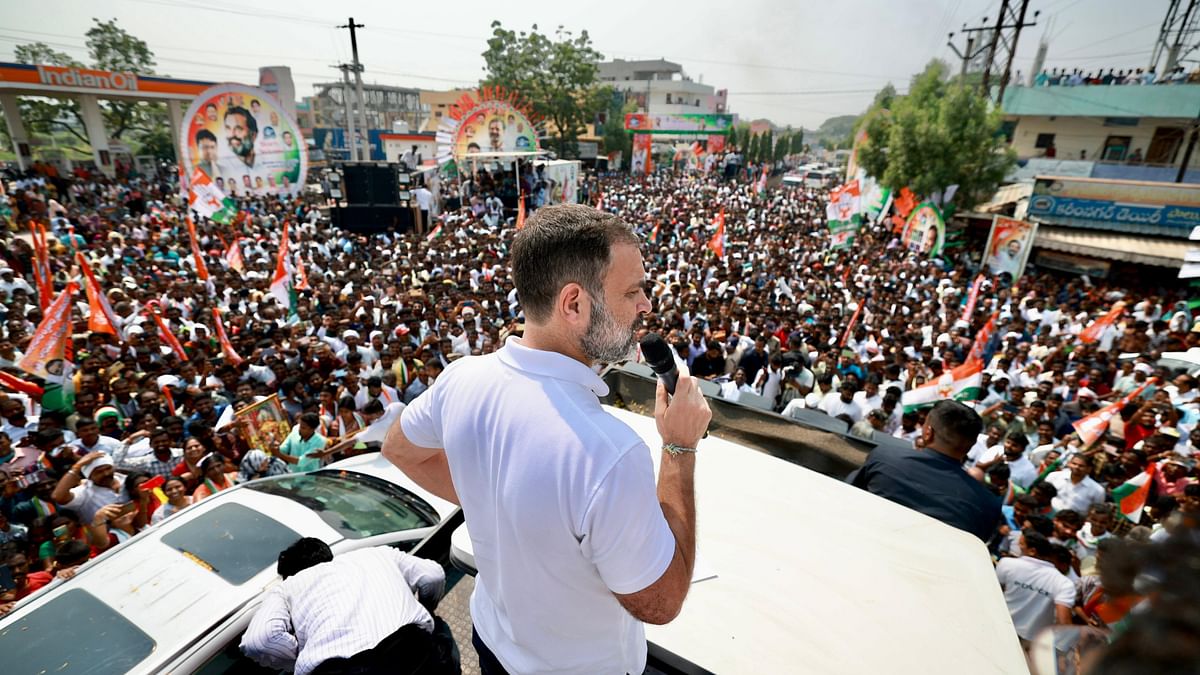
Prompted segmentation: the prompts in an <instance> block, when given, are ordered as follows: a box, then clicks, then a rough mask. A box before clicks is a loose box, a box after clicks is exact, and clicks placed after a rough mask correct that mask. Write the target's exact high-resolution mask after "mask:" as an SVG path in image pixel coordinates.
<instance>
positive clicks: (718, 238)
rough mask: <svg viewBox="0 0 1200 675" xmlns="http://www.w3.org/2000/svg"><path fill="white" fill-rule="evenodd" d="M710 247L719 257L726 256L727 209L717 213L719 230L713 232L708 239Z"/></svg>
mask: <svg viewBox="0 0 1200 675" xmlns="http://www.w3.org/2000/svg"><path fill="white" fill-rule="evenodd" d="M708 248H709V250H711V251H712V252H713V253H715V254H716V256H717V257H718V258H724V257H725V209H724V208H722V209H721V212H720V213H718V214H717V231H716V232H714V233H713V236H712V238H711V239H709V240H708Z"/></svg>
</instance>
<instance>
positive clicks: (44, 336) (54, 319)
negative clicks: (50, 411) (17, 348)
mask: <svg viewBox="0 0 1200 675" xmlns="http://www.w3.org/2000/svg"><path fill="white" fill-rule="evenodd" d="M78 289H79V287H78V286H77V285H75V284H74V283H71V284H68V285H67V287H66V288H64V289H63V290H62V291H61V292H60V293H59V294H58V297H57V298H55V299H54V302H53V303H51V304H50V307H49V308H48V309H47V310H46V314H45V316H44V317H42V321H41V323H39V324H38V327H37V330H35V331H34V332H33V339H32V340H30V342H29V346H27V347H26V348H25V355H24V356H22V357H21V360H20V361H18V362H17V367H18V368H20V369H21V370H23V371H25V372H27V373H30V374H33V375H37V376H38V377H40V378H43V379H45V380H46V381H47V382H55V383H62V382H63V381H64V379H65V378H66V377H68V376H69V375H70V374H71V361H70V358H69V357H68V354H67V341H68V340H69V339H70V336H71V302H72V300H73V299H74V296H75V292H76V291H77V290H78Z"/></svg>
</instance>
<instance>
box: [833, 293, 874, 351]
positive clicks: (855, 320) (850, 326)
mask: <svg viewBox="0 0 1200 675" xmlns="http://www.w3.org/2000/svg"><path fill="white" fill-rule="evenodd" d="M866 305H867V300H866V298H863V299H862V300H859V301H858V307H856V308H855V309H854V316H851V317H850V323H848V324H846V332H844V333H842V341H841V342H840V343H839V344H838V347H845V346H846V341H847V340H849V339H850V331H852V330H854V324H856V323H858V317H859V315H860V314H862V311H863V307H865V306H866Z"/></svg>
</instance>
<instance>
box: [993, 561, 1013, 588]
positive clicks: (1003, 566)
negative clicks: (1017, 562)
mask: <svg viewBox="0 0 1200 675" xmlns="http://www.w3.org/2000/svg"><path fill="white" fill-rule="evenodd" d="M1013 560H1014V558H1001V559H1000V562H998V563H996V580H997V581H999V582H1000V585H1001V586H1004V585H1005V584H1007V583H1008V575H1009V571H1010V569H1009V568H1011V567H1012V565H1013Z"/></svg>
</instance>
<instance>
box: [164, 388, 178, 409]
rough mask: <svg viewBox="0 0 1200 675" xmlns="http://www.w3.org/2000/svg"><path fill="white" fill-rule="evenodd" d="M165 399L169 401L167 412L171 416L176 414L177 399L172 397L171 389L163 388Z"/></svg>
mask: <svg viewBox="0 0 1200 675" xmlns="http://www.w3.org/2000/svg"><path fill="white" fill-rule="evenodd" d="M162 393H163V398H165V399H166V400H167V412H168V413H169V414H171V415H174V414H175V397H174V396H172V395H171V388H170V387H163V388H162Z"/></svg>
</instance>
